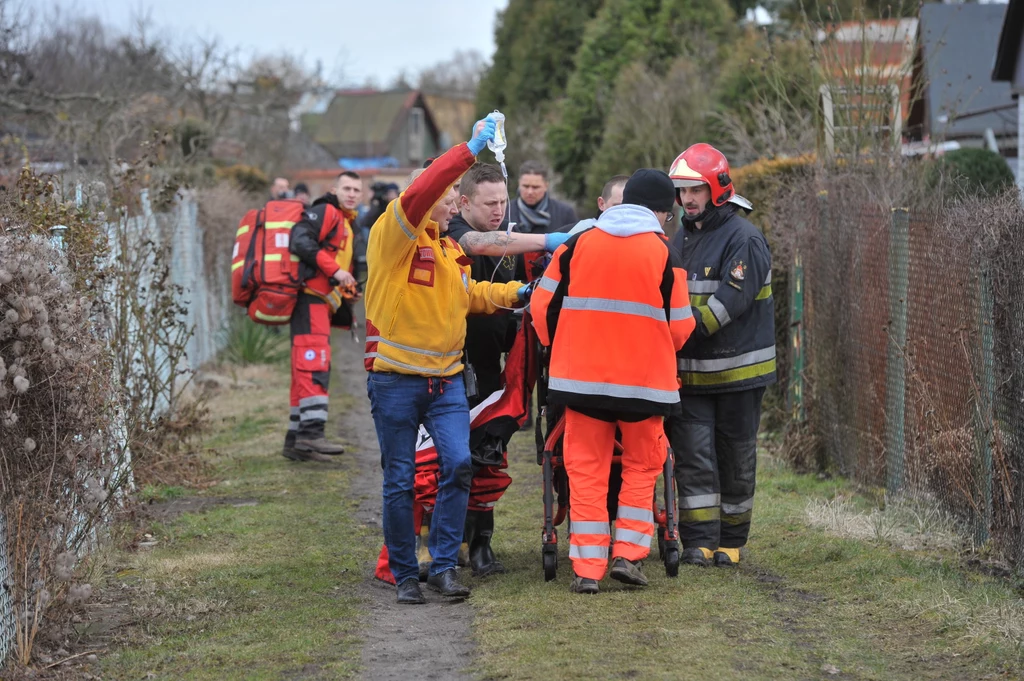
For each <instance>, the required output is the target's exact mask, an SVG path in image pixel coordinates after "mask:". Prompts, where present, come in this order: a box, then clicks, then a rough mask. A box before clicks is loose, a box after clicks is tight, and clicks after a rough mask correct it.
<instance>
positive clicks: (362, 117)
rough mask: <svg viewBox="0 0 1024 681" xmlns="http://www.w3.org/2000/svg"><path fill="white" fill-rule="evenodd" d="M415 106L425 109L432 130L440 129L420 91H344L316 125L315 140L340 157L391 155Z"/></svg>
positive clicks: (313, 132) (336, 97)
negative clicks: (407, 116) (408, 113)
mask: <svg viewBox="0 0 1024 681" xmlns="http://www.w3.org/2000/svg"><path fill="white" fill-rule="evenodd" d="M415 106H419V107H422V108H423V109H424V111H425V116H426V121H427V127H428V129H429V130H436V129H437V127H436V125H435V124H434V121H433V119H432V118H431V115H430V112H429V111H428V110H427V107H426V106H425V105H424V102H423V97H422V95H421V94H420V92H419V91H417V90H392V91H389V92H378V91H375V90H342V91H340V92H338V94H337V96H335V97H334V99H333V100H332V101H331V105H330V106H329V107H327V111H325V112H324V113H323V115H322V116H321V117H320V119H319V120H318V121H317V122H316V126H315V130H313V131H312V135H313V139H314V141H316V143H317V144H320V145H321V146H323V147H324V148H326V149H327V150H328V151H329V152H330V153H331V154H333V155H334V156H335V157H336V158H341V157H342V156H349V157H356V158H365V157H371V156H387V155H388V154H389V153H390V147H391V142H392V139H393V138H394V136H395V135H396V134H398V132H399V131H400V130H401V129H402V126H403V125H404V123H405V114H406V113H407V112H408V111H409V110H410V109H412V108H413V107H415Z"/></svg>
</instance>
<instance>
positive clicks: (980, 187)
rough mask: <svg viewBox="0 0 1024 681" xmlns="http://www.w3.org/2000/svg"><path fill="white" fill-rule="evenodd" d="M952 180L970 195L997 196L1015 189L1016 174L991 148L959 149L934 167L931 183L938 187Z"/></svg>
mask: <svg viewBox="0 0 1024 681" xmlns="http://www.w3.org/2000/svg"><path fill="white" fill-rule="evenodd" d="M943 180H946V181H951V182H953V183H955V185H956V186H957V187H958V188H960V189H962V190H963V191H964V192H965V193H966V194H968V195H970V196H996V195H998V194H1001V193H1003V192H1004V191H1006V190H1007V189H1008V188H1010V187H1011V186H1013V172H1012V171H1011V170H1010V166H1009V165H1007V163H1006V160H1005V159H1004V158H1003V157H1002V156H1000V155H999V154H997V153H995V152H994V151H989V150H988V149H956V150H954V151H950V152H948V153H946V154H944V155H943V156H941V157H939V158H938V159H937V160H936V161H935V163H934V165H932V167H931V170H930V172H929V176H928V184H929V186H931V187H933V188H934V187H937V186H939V184H940V183H942V181H943Z"/></svg>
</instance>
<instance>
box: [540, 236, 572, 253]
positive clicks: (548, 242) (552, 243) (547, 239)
mask: <svg viewBox="0 0 1024 681" xmlns="http://www.w3.org/2000/svg"><path fill="white" fill-rule="evenodd" d="M569 236H570V235H569V233H568V232H552V233H551V234H545V235H544V250H545V251H547V252H548V253H554V252H555V249H556V248H558V247H559V246H561V245H562V244H564V243H565V242H566V241H568V240H569Z"/></svg>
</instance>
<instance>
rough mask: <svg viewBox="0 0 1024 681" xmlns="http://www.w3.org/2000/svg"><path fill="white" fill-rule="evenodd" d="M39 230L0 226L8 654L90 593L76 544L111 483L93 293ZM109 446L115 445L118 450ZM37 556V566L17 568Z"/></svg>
mask: <svg viewBox="0 0 1024 681" xmlns="http://www.w3.org/2000/svg"><path fill="white" fill-rule="evenodd" d="M73 281H74V278H73V273H72V272H71V271H70V270H69V267H68V264H67V262H66V260H65V258H64V256H63V255H62V254H61V253H60V252H59V251H58V250H57V249H55V248H54V247H53V246H52V245H51V244H50V243H49V241H48V240H47V239H45V238H44V237H41V236H39V235H31V234H28V233H25V232H19V231H17V230H11V229H7V230H5V231H2V232H0V511H2V513H3V516H4V518H5V519H6V523H7V535H8V538H9V539H8V549H9V554H10V555H9V556H8V560H9V561H10V562H11V564H12V565H13V566H14V567H15V568H16V569H12V570H11V574H13V575H14V577H13V580H12V583H11V584H9V585H8V586H9V588H10V589H11V592H12V596H13V601H14V603H15V608H16V613H15V615H16V617H15V619H16V627H17V629H16V637H15V643H16V654H17V655H18V657H19V660H20V661H21V662H22V664H26V663H28V661H29V659H30V656H31V651H32V647H33V643H34V641H35V638H36V636H37V634H39V632H40V631H41V630H42V629H43V627H44V624H50V625H53V624H56V625H57V626H56V628H57V629H59V628H60V626H59V623H57V622H55V620H56V619H60V618H62V617H66V616H67V610H66V608H67V605H68V604H73V603H75V602H81V601H82V600H84V599H86V598H88V595H89V593H90V588H89V587H88V585H81V584H75V582H74V578H75V565H76V564H77V558H76V556H77V554H78V553H79V552H80V550H81V549H82V545H83V542H85V541H86V539H87V537H88V536H89V535H90V532H91V529H92V524H93V523H94V522H95V520H96V519H97V517H98V516H99V514H101V513H102V511H103V508H104V505H105V504H106V502H107V500H108V498H109V494H110V491H111V490H110V489H109V485H110V477H111V475H110V473H111V470H112V467H113V466H115V465H116V462H112V461H110V460H109V457H110V456H111V454H110V452H111V448H110V447H107V446H105V445H106V443H107V442H108V433H110V432H111V417H112V409H111V405H113V404H115V403H116V401H115V399H114V398H115V396H116V386H115V385H114V383H113V380H112V375H113V372H112V371H111V360H110V353H109V351H108V348H107V347H106V343H105V341H104V340H103V337H102V336H101V334H100V332H99V329H98V327H97V325H96V324H95V323H94V322H93V315H92V302H91V301H90V299H89V298H87V297H82V296H81V294H80V293H77V294H76V291H75V287H74V286H73V285H72V282H73ZM115 451H116V450H115ZM25 565H32V566H38V569H36V570H32V571H29V570H24V569H21V570H18V569H17V568H18V567H21V566H25Z"/></svg>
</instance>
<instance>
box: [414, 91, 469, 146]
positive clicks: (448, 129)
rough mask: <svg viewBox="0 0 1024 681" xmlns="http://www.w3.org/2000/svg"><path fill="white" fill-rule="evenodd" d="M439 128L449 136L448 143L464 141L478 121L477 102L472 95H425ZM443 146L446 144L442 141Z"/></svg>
mask: <svg viewBox="0 0 1024 681" xmlns="http://www.w3.org/2000/svg"><path fill="white" fill-rule="evenodd" d="M423 97H424V99H426V100H427V106H428V107H430V114H431V115H432V116H433V117H434V120H435V121H436V122H437V128H438V130H439V131H440V132H442V133H444V134H445V135H446V136H447V138H448V139H447V142H448V144H455V143H456V142H462V141H463V140H465V139H466V137H467V136H468V135H469V131H470V129H471V128H472V127H473V123H474V122H475V121H476V117H475V114H476V103H475V102H474V101H473V99H472V98H471V97H453V96H447V95H430V94H427V95H424V96H423ZM442 146H445V145H444V143H442Z"/></svg>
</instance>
